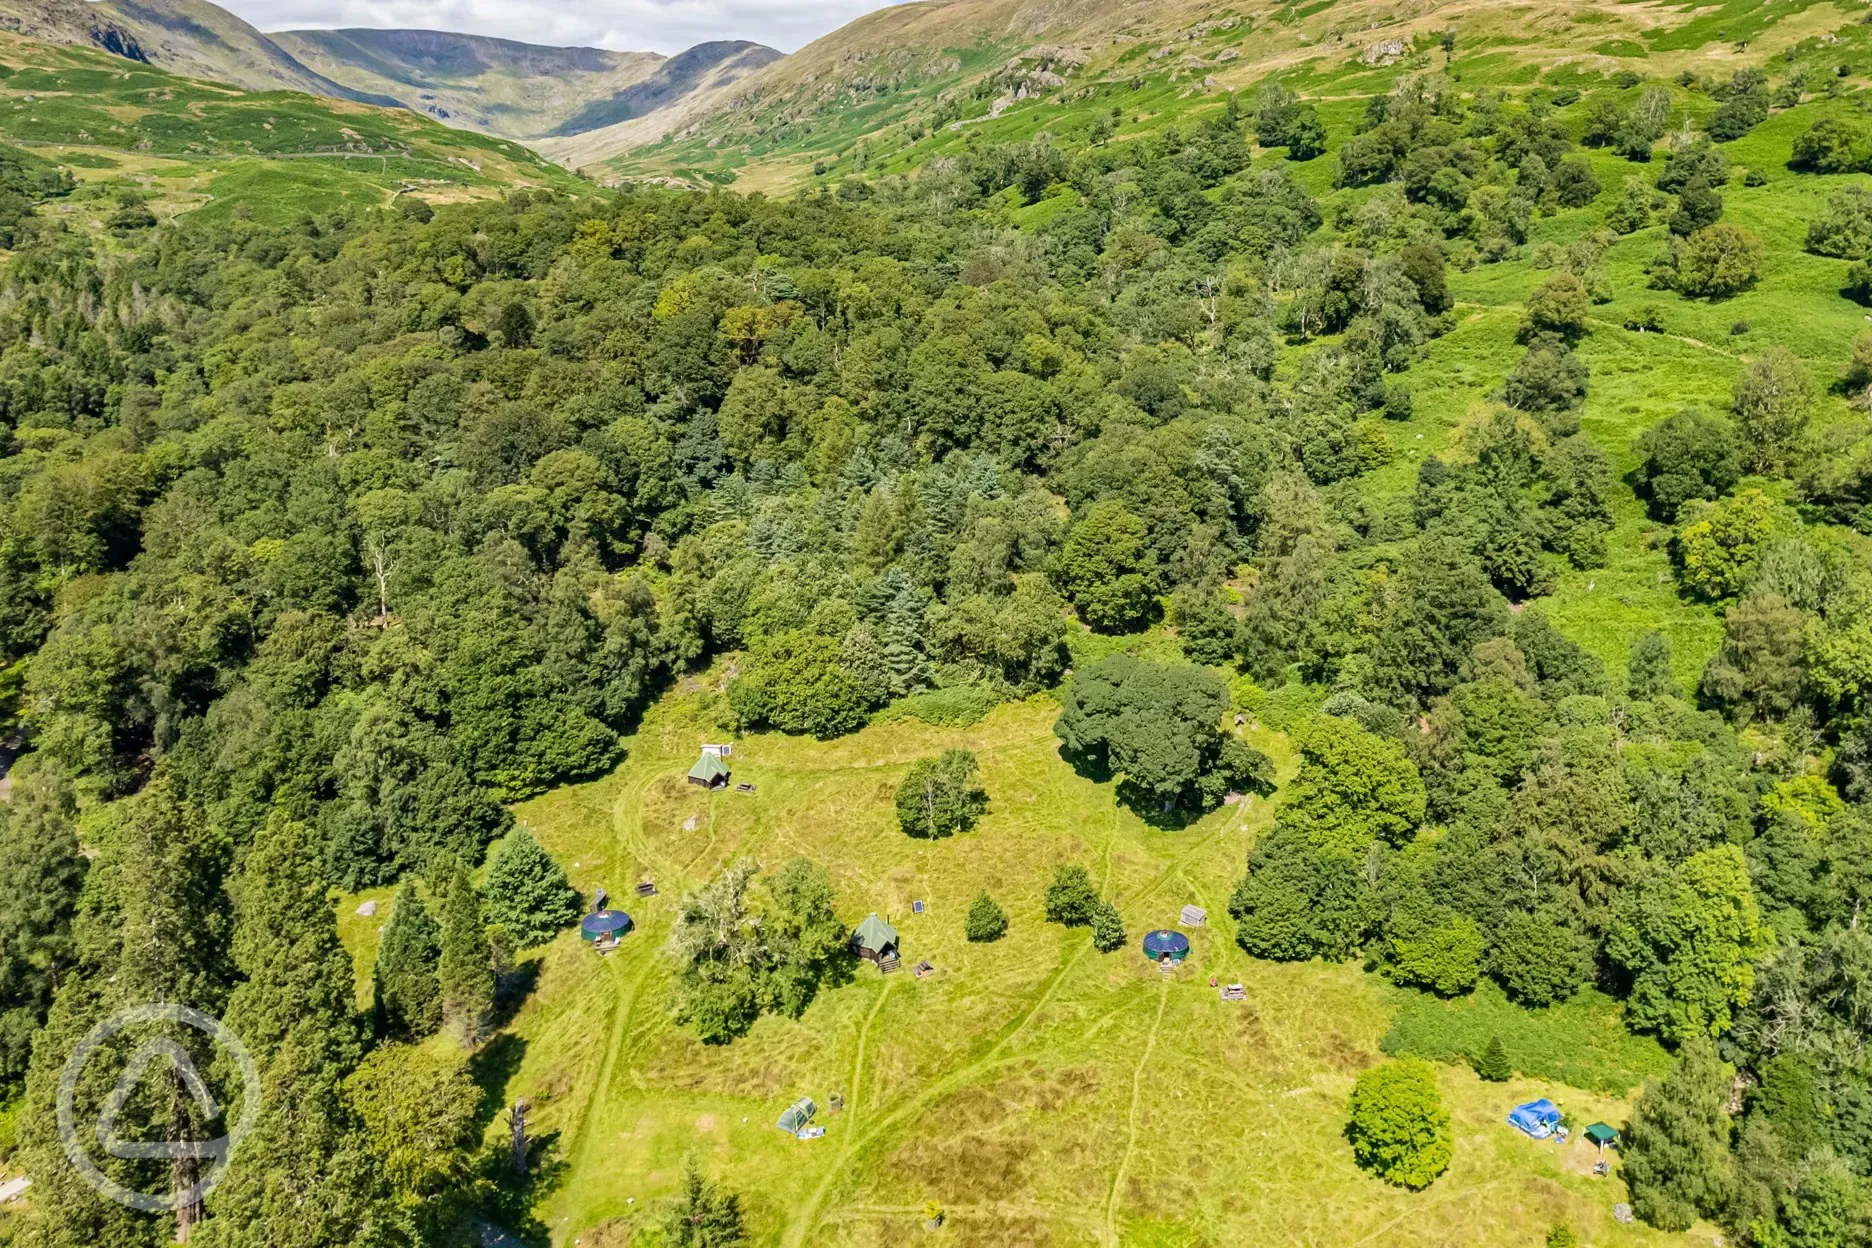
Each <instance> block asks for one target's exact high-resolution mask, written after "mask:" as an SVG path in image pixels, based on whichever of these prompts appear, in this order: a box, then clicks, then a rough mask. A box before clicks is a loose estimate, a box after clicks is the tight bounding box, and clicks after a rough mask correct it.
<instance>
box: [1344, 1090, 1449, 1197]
mask: <svg viewBox="0 0 1872 1248" xmlns="http://www.w3.org/2000/svg"><path fill="white" fill-rule="evenodd" d="M1346 1138H1348V1139H1349V1140H1351V1141H1352V1155H1353V1156H1354V1157H1355V1158H1357V1160H1358V1164H1359V1165H1361V1166H1363V1167H1365V1168H1366V1169H1367V1170H1370V1171H1371V1172H1372V1173H1373V1174H1375V1175H1377V1176H1378V1177H1379V1178H1380V1179H1383V1180H1384V1181H1385V1182H1387V1183H1392V1184H1395V1185H1397V1186H1399V1187H1408V1188H1411V1189H1413V1190H1421V1189H1423V1188H1426V1187H1428V1186H1430V1184H1431V1183H1433V1182H1435V1181H1436V1178H1437V1176H1438V1175H1440V1174H1442V1173H1443V1172H1444V1171H1445V1170H1447V1169H1449V1163H1450V1157H1451V1155H1452V1154H1453V1153H1454V1151H1455V1135H1454V1133H1453V1131H1452V1130H1451V1127H1450V1115H1449V1111H1448V1110H1446V1109H1444V1108H1443V1098H1442V1096H1441V1095H1440V1094H1439V1093H1438V1091H1437V1085H1436V1072H1435V1070H1434V1069H1432V1067H1431V1066H1430V1064H1429V1063H1428V1062H1425V1061H1422V1060H1420V1059H1417V1058H1403V1059H1401V1060H1399V1061H1394V1062H1386V1063H1384V1064H1383V1065H1380V1066H1373V1067H1372V1068H1370V1069H1369V1070H1366V1071H1364V1072H1363V1073H1361V1074H1360V1075H1359V1077H1358V1081H1357V1082H1356V1083H1354V1084H1353V1085H1352V1100H1351V1104H1350V1106H1349V1113H1348V1120H1347V1122H1346Z"/></svg>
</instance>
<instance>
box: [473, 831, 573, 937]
mask: <svg viewBox="0 0 1872 1248" xmlns="http://www.w3.org/2000/svg"><path fill="white" fill-rule="evenodd" d="M484 892H485V893H486V907H485V908H486V912H487V918H488V921H489V922H490V923H497V924H499V925H500V926H501V927H503V928H505V929H506V931H507V934H508V935H509V936H510V937H512V938H513V940H514V942H515V943H516V944H517V945H519V947H520V948H522V949H530V948H532V947H533V946H535V945H543V944H545V943H546V942H547V941H549V940H551V939H552V938H553V937H554V936H555V935H557V934H558V933H559V931H560V930H561V929H563V928H565V927H566V926H568V925H569V924H572V923H576V922H578V917H579V900H578V893H577V892H575V891H574V890H573V888H572V885H571V883H570V882H568V881H567V879H566V873H565V868H564V867H561V866H560V865H559V864H558V863H557V862H555V861H553V858H552V855H550V854H548V853H547V852H546V851H545V850H544V849H542V848H540V843H539V842H538V841H536V840H534V839H533V834H532V833H531V832H529V831H527V830H526V829H525V828H518V829H516V830H515V831H514V832H512V833H511V834H509V835H508V837H507V839H506V841H505V842H503V843H502V845H501V847H500V849H499V850H498V851H496V852H495V855H494V861H493V862H492V863H491V864H489V866H488V875H487V886H486V888H485V890H484Z"/></svg>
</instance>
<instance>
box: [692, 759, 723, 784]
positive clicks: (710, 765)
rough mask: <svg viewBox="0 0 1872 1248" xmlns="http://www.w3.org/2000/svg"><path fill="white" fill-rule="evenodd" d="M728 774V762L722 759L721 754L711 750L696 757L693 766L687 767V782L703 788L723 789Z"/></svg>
mask: <svg viewBox="0 0 1872 1248" xmlns="http://www.w3.org/2000/svg"><path fill="white" fill-rule="evenodd" d="M728 775H729V772H728V764H727V763H725V762H723V761H722V756H721V755H719V754H716V753H713V752H712V751H711V752H708V753H705V754H703V755H702V757H701V758H698V759H696V764H695V766H693V767H691V768H690V769H689V783H690V784H699V785H701V786H702V787H703V788H705V789H725V788H727V787H728Z"/></svg>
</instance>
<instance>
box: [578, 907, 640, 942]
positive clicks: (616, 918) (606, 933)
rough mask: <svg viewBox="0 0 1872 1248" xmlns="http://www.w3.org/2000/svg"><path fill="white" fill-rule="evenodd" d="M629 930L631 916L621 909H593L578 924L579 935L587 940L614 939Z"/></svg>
mask: <svg viewBox="0 0 1872 1248" xmlns="http://www.w3.org/2000/svg"><path fill="white" fill-rule="evenodd" d="M630 930H631V917H630V915H628V914H625V913H624V912H623V911H622V910H594V911H592V912H591V913H590V914H588V915H586V916H585V918H584V920H583V921H582V922H581V923H580V924H579V936H580V937H581V938H582V939H584V940H587V941H598V940H604V939H610V940H616V939H617V938H618V937H620V936H622V935H623V934H624V933H626V932H628V931H630Z"/></svg>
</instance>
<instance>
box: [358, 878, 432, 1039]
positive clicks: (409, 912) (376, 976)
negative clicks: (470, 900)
mask: <svg viewBox="0 0 1872 1248" xmlns="http://www.w3.org/2000/svg"><path fill="white" fill-rule="evenodd" d="M394 904H395V908H394V909H393V910H391V911H390V921H389V922H387V923H385V924H384V933H383V941H382V943H380V944H379V945H378V946H377V965H376V968H375V969H374V970H373V971H372V973H371V980H372V988H373V996H374V999H375V1006H376V1013H377V1025H378V1027H379V1028H380V1029H382V1031H383V1032H384V1034H385V1035H388V1036H394V1037H396V1038H398V1039H405V1040H419V1039H421V1038H422V1037H424V1036H427V1035H431V1034H433V1033H434V1032H435V1030H436V1028H438V1027H440V1026H441V1025H442V984H441V982H440V981H439V980H438V979H437V978H436V964H437V962H439V961H440V960H441V957H442V933H441V930H440V929H439V928H437V927H436V923H435V920H434V919H432V918H430V917H429V911H428V908H427V907H425V906H424V905H423V902H422V897H421V896H420V895H419V894H418V893H417V891H416V885H415V884H414V883H413V882H411V881H408V880H405V881H404V882H403V886H402V887H401V888H399V889H397V895H396V902H395V903H394Z"/></svg>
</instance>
